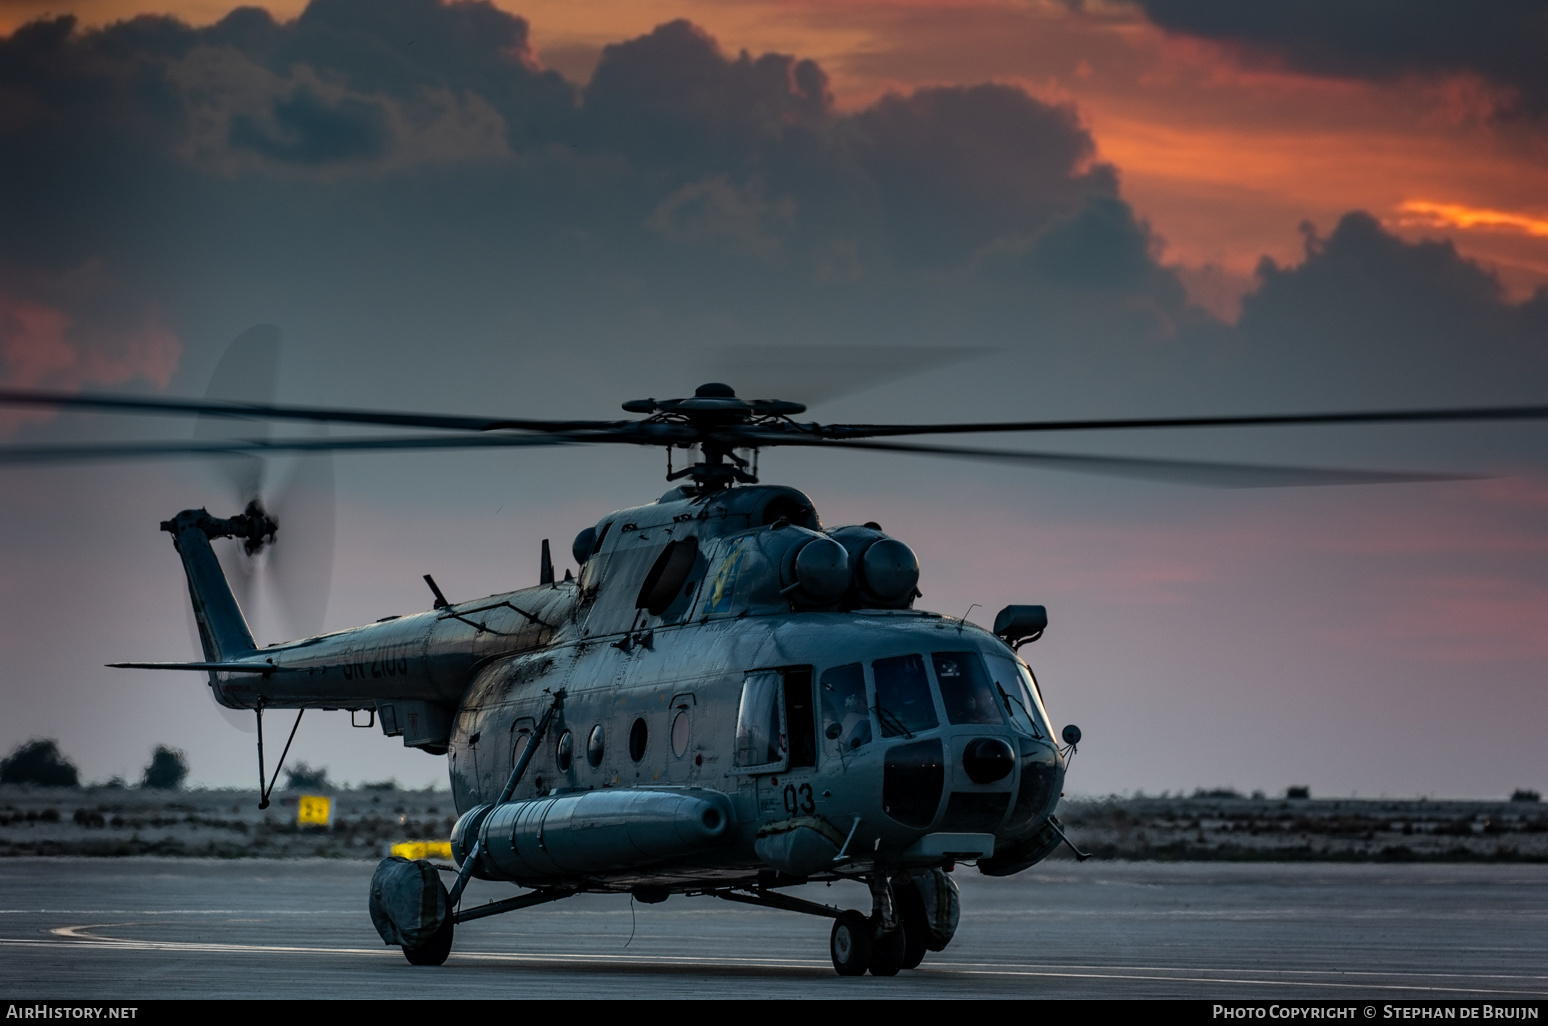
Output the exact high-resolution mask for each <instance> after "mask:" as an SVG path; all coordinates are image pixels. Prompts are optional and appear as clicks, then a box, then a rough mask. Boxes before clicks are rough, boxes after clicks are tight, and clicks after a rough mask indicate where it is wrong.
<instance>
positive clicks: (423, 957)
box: [403, 909, 453, 965]
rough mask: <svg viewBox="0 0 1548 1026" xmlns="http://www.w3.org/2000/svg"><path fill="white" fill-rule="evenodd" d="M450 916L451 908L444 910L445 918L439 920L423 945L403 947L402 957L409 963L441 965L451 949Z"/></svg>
mask: <svg viewBox="0 0 1548 1026" xmlns="http://www.w3.org/2000/svg"><path fill="white" fill-rule="evenodd" d="M452 929H453V927H452V917H451V910H450V909H447V910H446V918H445V919H443V920H442V921H441V927H440V929H438V930H436V931H435V936H433V937H431V938H430V940H429V941H428V942H426V943H425V944H424V945H423V946H421V947H417V948H404V949H403V957H404V958H406V959H408V960H409V964H410V965H442V964H444V963H445V961H446V956H448V955H450V954H451V949H452Z"/></svg>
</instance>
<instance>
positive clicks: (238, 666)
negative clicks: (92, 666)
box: [107, 663, 284, 673]
mask: <svg viewBox="0 0 1548 1026" xmlns="http://www.w3.org/2000/svg"><path fill="white" fill-rule="evenodd" d="M107 665H108V666H110V667H112V668H113V669H115V670H205V671H208V670H221V671H224V672H226V673H281V672H283V671H284V668H283V667H280V666H275V665H274V664H273V663H108V664H107Z"/></svg>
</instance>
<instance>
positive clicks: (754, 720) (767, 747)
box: [736, 670, 787, 772]
mask: <svg viewBox="0 0 1548 1026" xmlns="http://www.w3.org/2000/svg"><path fill="white" fill-rule="evenodd" d="M782 683H783V677H782V675H781V674H780V672H779V671H778V670H760V671H758V672H756V673H749V674H748V675H747V679H746V680H745V681H743V682H742V703H741V705H740V706H739V707H738V708H737V713H736V765H737V766H738V767H740V768H742V769H750V770H757V771H761V772H772V771H774V770H780V769H784V768H785V752H786V748H787V742H786V738H785V731H784V724H783V723H782V722H781V720H782V718H783V717H782V715H781V714H782V712H783V709H782V708H781V706H782V705H783V703H782V702H781V701H780V697H781V696H780V691H781V687H780V685H781V684H782Z"/></svg>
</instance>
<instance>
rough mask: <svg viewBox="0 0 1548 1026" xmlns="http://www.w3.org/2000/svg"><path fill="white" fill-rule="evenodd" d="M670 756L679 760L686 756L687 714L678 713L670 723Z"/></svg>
mask: <svg viewBox="0 0 1548 1026" xmlns="http://www.w3.org/2000/svg"><path fill="white" fill-rule="evenodd" d="M672 754H673V755H675V756H677V757H678V758H679V759H681V758H682V757H683V756H685V755H687V754H688V713H687V712H686V711H685V712H680V713H678V714H677V719H675V720H673V721H672Z"/></svg>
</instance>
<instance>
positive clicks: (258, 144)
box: [230, 88, 391, 164]
mask: <svg viewBox="0 0 1548 1026" xmlns="http://www.w3.org/2000/svg"><path fill="white" fill-rule="evenodd" d="M270 118H271V120H270V123H269V124H264V123H263V122H262V121H260V120H259V119H258V118H256V117H253V116H251V115H247V114H239V115H237V116H236V117H234V118H232V120H231V134H230V143H231V146H232V147H233V148H235V149H247V150H252V151H253V152H255V153H259V154H261V155H263V156H265V157H269V158H271V159H273V160H281V161H296V162H297V163H302V164H328V163H333V162H335V161H341V160H368V159H370V158H372V157H380V156H382V155H383V154H385V153H386V152H387V147H388V143H389V141H390V139H391V132H390V130H389V129H388V127H387V115H386V112H385V111H384V110H383V109H382V107H381V106H380V105H379V104H375V103H370V102H367V101H364V100H352V99H344V100H340V101H338V102H337V103H329V102H328V101H327V100H325V99H323V98H322V97H320V96H318V95H317V94H316V93H315V92H313V91H312V90H311V89H305V88H302V89H297V90H296V91H295V93H294V94H292V95H291V96H288V97H283V98H276V99H275V100H274V102H273V104H272V107H271V111H270Z"/></svg>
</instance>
